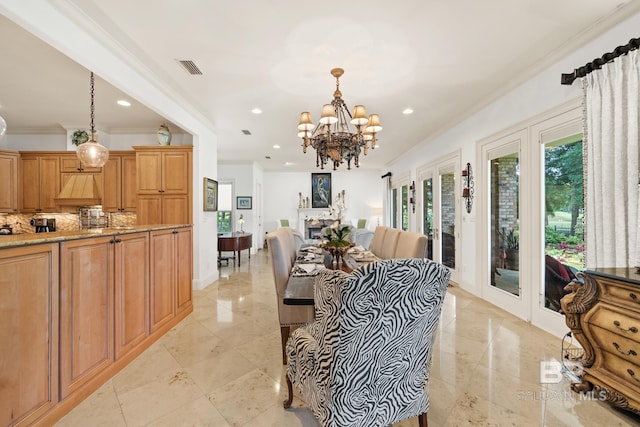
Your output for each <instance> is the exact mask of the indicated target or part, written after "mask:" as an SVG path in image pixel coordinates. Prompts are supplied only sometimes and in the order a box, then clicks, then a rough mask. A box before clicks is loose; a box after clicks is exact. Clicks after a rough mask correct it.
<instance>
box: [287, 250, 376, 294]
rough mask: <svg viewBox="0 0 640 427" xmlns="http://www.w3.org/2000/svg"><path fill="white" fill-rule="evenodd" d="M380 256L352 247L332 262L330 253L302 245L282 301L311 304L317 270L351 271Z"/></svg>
mask: <svg viewBox="0 0 640 427" xmlns="http://www.w3.org/2000/svg"><path fill="white" fill-rule="evenodd" d="M374 261H380V258H378V257H377V256H375V255H373V253H371V252H369V251H367V250H365V249H364V248H358V247H355V248H352V249H350V251H349V252H347V254H346V256H345V257H344V258H343V259H342V261H341V262H338V263H334V262H333V257H332V256H331V254H330V253H329V252H327V251H325V250H323V249H322V248H320V247H317V246H306V247H302V248H301V249H300V251H299V252H298V254H297V256H296V261H295V263H294V264H293V267H292V269H291V273H290V274H289V281H288V283H287V288H286V289H285V292H284V296H283V298H282V302H283V303H284V304H286V305H313V304H314V282H315V276H316V274H317V272H318V271H320V270H323V269H332V270H342V271H344V272H346V273H351V272H353V271H354V270H356V269H358V268H360V267H361V266H363V265H366V264H368V263H370V262H374Z"/></svg>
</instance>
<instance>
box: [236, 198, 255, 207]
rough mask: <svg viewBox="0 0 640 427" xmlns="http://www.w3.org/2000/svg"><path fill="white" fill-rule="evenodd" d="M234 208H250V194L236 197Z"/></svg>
mask: <svg viewBox="0 0 640 427" xmlns="http://www.w3.org/2000/svg"><path fill="white" fill-rule="evenodd" d="M236 209H252V200H251V196H238V197H236Z"/></svg>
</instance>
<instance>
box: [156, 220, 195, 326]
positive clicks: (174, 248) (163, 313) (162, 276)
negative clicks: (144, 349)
mask: <svg viewBox="0 0 640 427" xmlns="http://www.w3.org/2000/svg"><path fill="white" fill-rule="evenodd" d="M192 241H193V235H192V229H191V227H182V228H175V229H166V230H157V231H152V232H151V250H150V255H151V259H152V260H153V265H152V267H151V277H150V279H151V292H150V294H151V307H152V309H151V332H155V331H157V330H158V329H160V328H162V326H164V325H165V324H166V323H167V322H169V321H170V320H171V319H173V317H175V316H176V315H177V314H179V313H181V312H183V311H184V310H186V309H188V308H190V307H193V305H192V300H191V288H192V284H191V282H192V263H193V261H192V258H193V256H192V252H193V251H192V247H193V243H192Z"/></svg>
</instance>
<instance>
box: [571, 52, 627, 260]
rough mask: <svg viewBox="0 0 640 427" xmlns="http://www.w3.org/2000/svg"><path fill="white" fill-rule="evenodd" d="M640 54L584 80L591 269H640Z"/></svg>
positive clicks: (587, 237) (587, 233)
mask: <svg viewBox="0 0 640 427" xmlns="http://www.w3.org/2000/svg"><path fill="white" fill-rule="evenodd" d="M639 59H640V55H639V51H638V50H634V51H631V52H629V53H628V54H627V55H623V56H620V57H618V58H616V59H615V60H614V61H613V62H610V63H608V64H605V65H604V66H603V67H602V69H600V70H596V71H593V72H591V73H590V74H588V75H587V76H586V77H585V78H583V79H582V85H583V91H584V107H585V122H584V126H585V132H584V136H583V137H584V150H585V243H586V244H585V246H586V260H585V264H586V268H587V269H589V268H600V267H634V266H640V232H639V231H638V230H639V227H640V215H639V211H640V210H639V205H638V204H639V200H640V199H639V194H638V193H639V191H640V188H639V184H640V182H639V169H638V123H639V118H640V110H639V106H638V102H639V97H640V95H639V93H638V89H639V88H638V81H639V80H640V71H639V70H640V65H639V62H638V61H639Z"/></svg>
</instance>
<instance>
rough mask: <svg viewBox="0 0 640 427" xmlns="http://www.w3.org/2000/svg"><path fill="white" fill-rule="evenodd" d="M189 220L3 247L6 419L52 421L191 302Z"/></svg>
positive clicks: (0, 391) (0, 377)
mask: <svg viewBox="0 0 640 427" xmlns="http://www.w3.org/2000/svg"><path fill="white" fill-rule="evenodd" d="M192 259H193V234H192V228H191V226H177V227H172V228H170V229H160V230H154V231H135V232H126V233H120V234H116V235H97V236H96V237H88V238H80V239H77V240H66V241H63V242H60V243H51V244H45V243H43V244H35V245H27V246H20V247H15V248H0V326H1V327H0V426H27V425H33V424H34V423H35V424H37V425H53V424H54V423H55V421H57V420H58V419H60V418H61V417H62V416H64V415H65V414H66V413H67V412H69V411H70V410H71V409H73V408H74V407H75V406H76V405H78V404H79V403H80V402H81V401H82V400H83V399H85V398H86V397H87V396H89V395H90V394H91V393H92V392H94V391H95V390H97V389H98V387H100V386H101V385H102V384H104V383H105V382H106V381H107V380H108V379H109V378H111V377H112V376H113V375H115V373H117V372H118V371H119V370H120V369H122V368H123V367H125V366H126V365H127V364H128V363H130V362H131V361H132V360H133V359H134V358H135V357H136V356H138V355H139V354H140V353H142V352H143V351H144V350H145V349H146V348H148V347H149V346H150V345H151V344H152V343H153V342H155V341H156V340H157V339H158V338H160V337H161V336H162V335H163V334H164V333H165V332H167V331H168V330H169V329H170V328H172V327H173V326H175V325H176V324H177V323H178V322H180V321H181V320H182V319H183V318H184V317H186V316H187V315H188V314H189V313H191V311H192V310H193V304H192V299H191V287H192V283H191V282H192V277H193V272H192V264H193V262H192Z"/></svg>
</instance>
